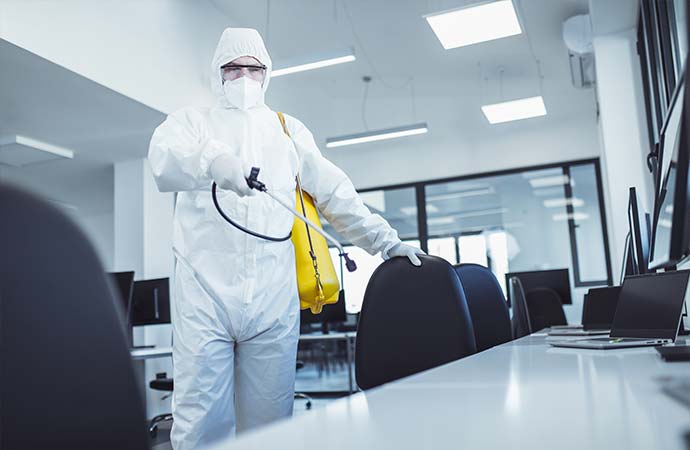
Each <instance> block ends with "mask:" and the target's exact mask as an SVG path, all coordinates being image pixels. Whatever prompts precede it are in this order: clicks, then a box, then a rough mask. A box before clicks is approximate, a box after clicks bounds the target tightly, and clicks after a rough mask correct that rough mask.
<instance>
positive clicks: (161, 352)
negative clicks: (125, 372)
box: [130, 347, 172, 360]
mask: <svg viewBox="0 0 690 450" xmlns="http://www.w3.org/2000/svg"><path fill="white" fill-rule="evenodd" d="M130 353H131V355H132V359H134V360H140V359H152V358H164V357H166V356H172V347H153V348H138V349H134V350H130Z"/></svg>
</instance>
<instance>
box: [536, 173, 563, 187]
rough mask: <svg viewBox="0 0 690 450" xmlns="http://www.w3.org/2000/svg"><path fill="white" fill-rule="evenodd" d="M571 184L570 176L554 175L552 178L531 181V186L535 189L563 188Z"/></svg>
mask: <svg viewBox="0 0 690 450" xmlns="http://www.w3.org/2000/svg"><path fill="white" fill-rule="evenodd" d="M569 182H570V177H569V176H568V175H554V176H551V177H541V178H532V179H530V180H529V184H530V185H531V186H532V188H535V189H536V188H543V187H550V186H561V185H564V184H568V183H569Z"/></svg>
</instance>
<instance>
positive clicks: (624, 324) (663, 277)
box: [610, 270, 690, 340]
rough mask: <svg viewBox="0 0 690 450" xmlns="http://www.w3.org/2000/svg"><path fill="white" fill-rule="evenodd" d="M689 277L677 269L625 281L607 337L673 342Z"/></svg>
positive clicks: (685, 271)
mask: <svg viewBox="0 0 690 450" xmlns="http://www.w3.org/2000/svg"><path fill="white" fill-rule="evenodd" d="M689 274H690V271H687V270H678V271H671V272H662V273H649V274H645V275H636V276H632V277H628V278H626V279H625V282H624V283H623V287H622V288H621V292H620V296H619V297H618V306H617V307H616V315H615V317H614V319H613V324H612V326H611V335H610V336H611V337H612V338H616V337H626V338H663V339H672V340H675V338H676V335H677V333H678V328H679V325H680V318H681V312H682V310H683V303H684V301H685V299H686V298H687V295H688V288H689V287H690V283H688V275H689Z"/></svg>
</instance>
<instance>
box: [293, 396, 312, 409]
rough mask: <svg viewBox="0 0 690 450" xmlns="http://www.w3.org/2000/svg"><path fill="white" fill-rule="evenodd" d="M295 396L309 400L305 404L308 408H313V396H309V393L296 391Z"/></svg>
mask: <svg viewBox="0 0 690 450" xmlns="http://www.w3.org/2000/svg"><path fill="white" fill-rule="evenodd" d="M295 398H301V399H304V400H306V401H307V404H306V405H305V406H306V408H307V409H311V397H309V396H308V395H307V394H302V393H301V392H295Z"/></svg>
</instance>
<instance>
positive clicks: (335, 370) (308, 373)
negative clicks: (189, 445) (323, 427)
mask: <svg viewBox="0 0 690 450" xmlns="http://www.w3.org/2000/svg"><path fill="white" fill-rule="evenodd" d="M295 390H296V391H297V392H318V393H319V394H318V395H315V396H314V397H312V410H314V409H318V408H323V407H324V406H325V405H327V404H329V403H330V402H332V401H334V400H337V399H338V398H340V397H342V396H343V395H347V392H346V391H347V390H348V377H347V369H346V367H344V366H342V365H340V366H336V365H334V367H330V368H329V369H328V370H325V369H323V368H322V370H320V371H319V369H318V367H317V366H316V365H312V364H306V365H305V366H304V367H303V368H302V369H300V370H299V371H298V372H297V380H296V381H295ZM329 391H330V393H329ZM300 414H309V410H307V408H306V400H303V399H296V400H295V408H294V415H300ZM171 425H172V424H171V423H170V422H168V423H163V424H161V425H160V426H159V429H158V434H157V436H156V437H155V438H154V439H153V440H152V447H151V448H152V449H153V450H171V449H172V447H171V446H170V427H171Z"/></svg>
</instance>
